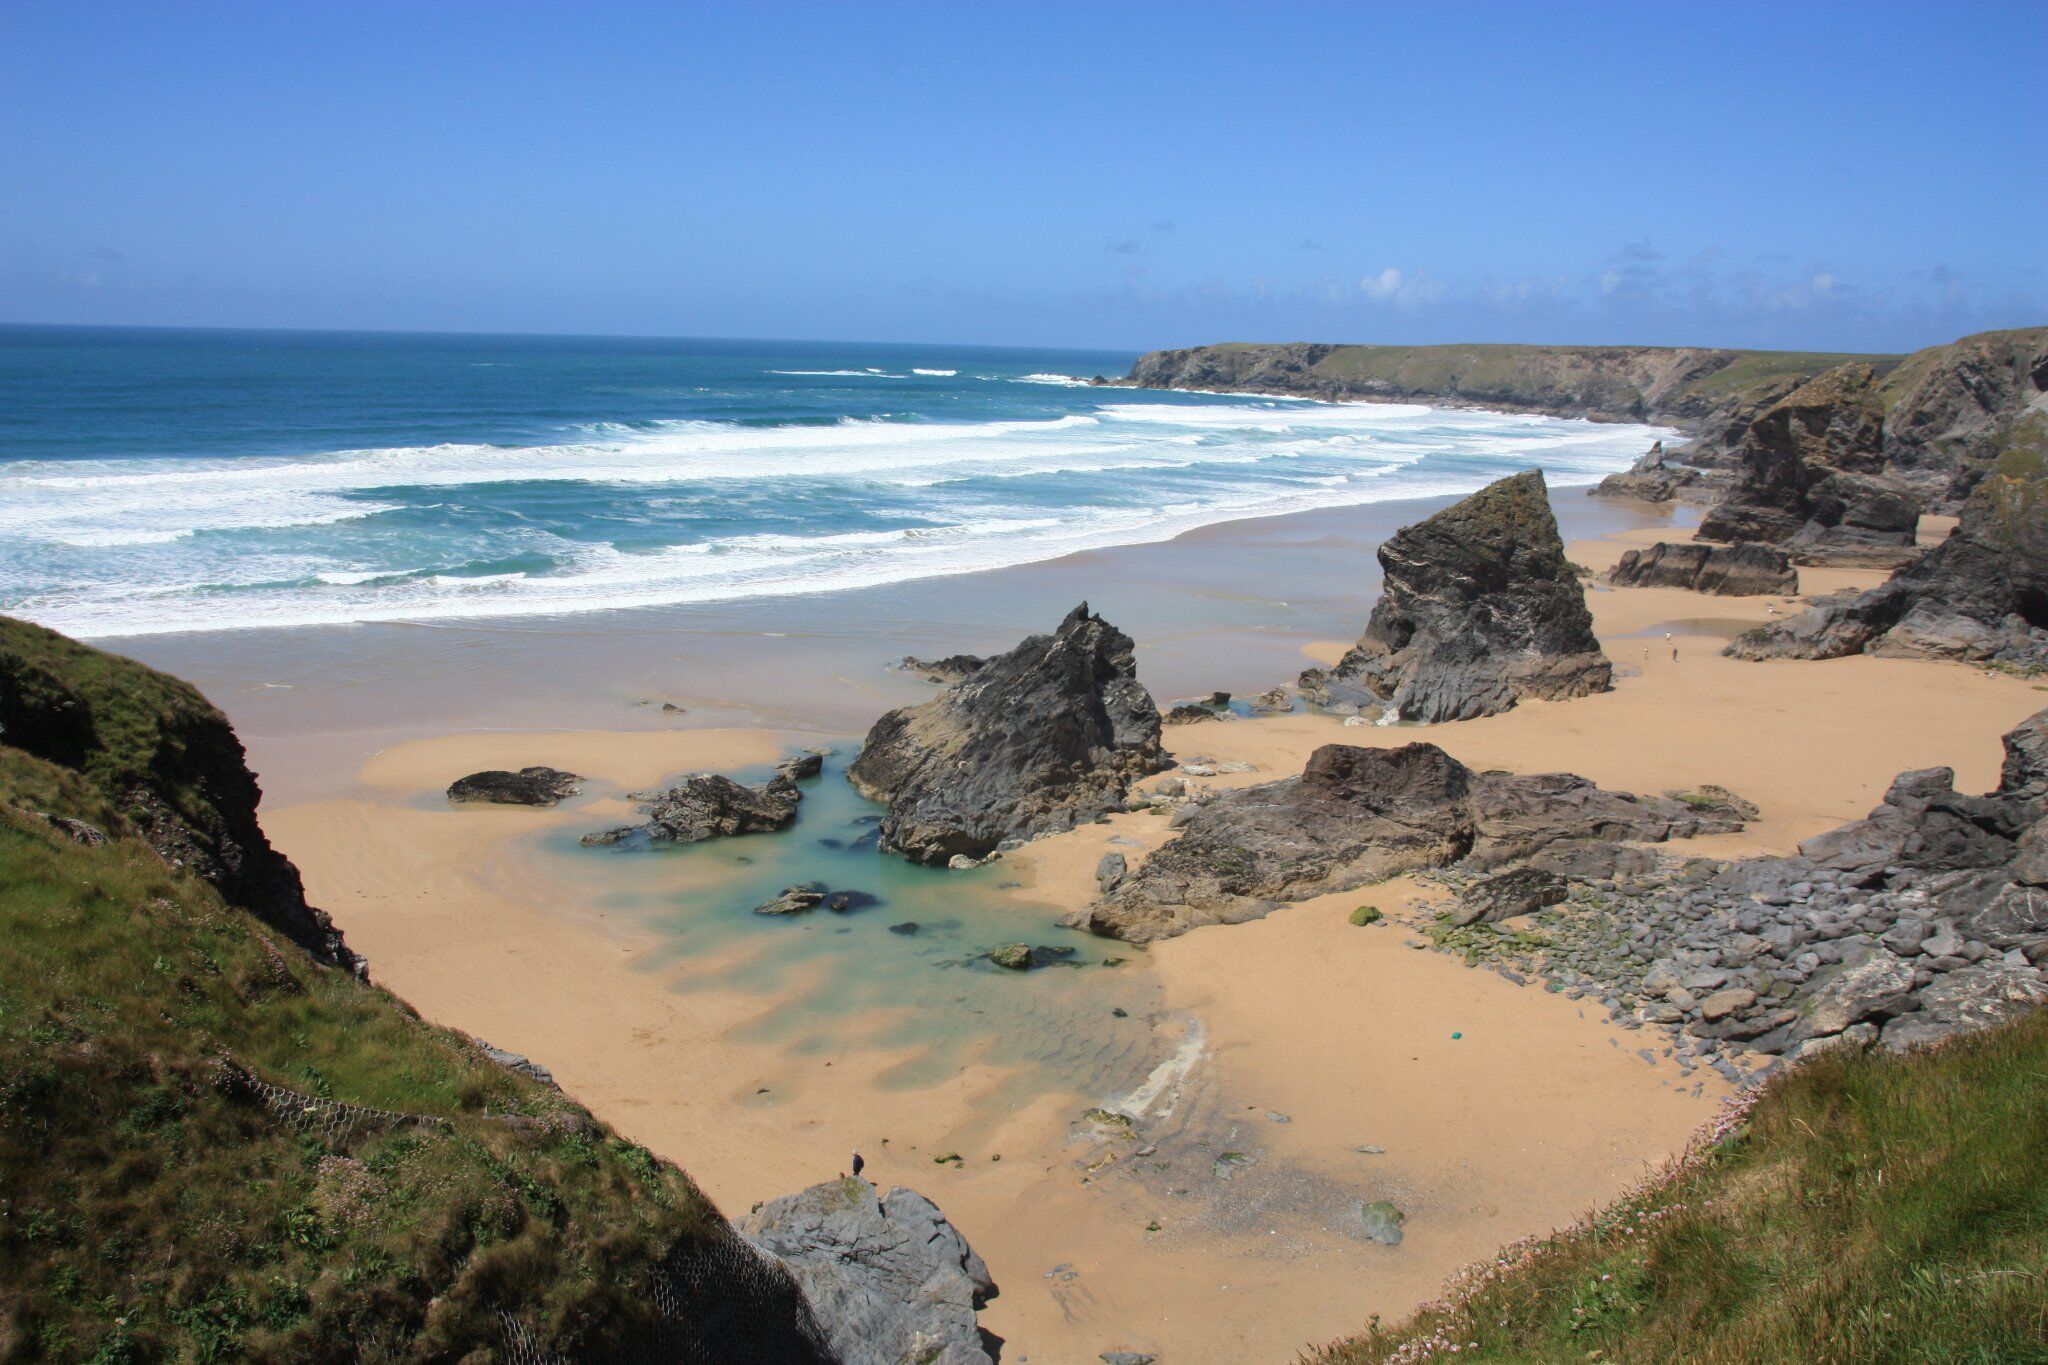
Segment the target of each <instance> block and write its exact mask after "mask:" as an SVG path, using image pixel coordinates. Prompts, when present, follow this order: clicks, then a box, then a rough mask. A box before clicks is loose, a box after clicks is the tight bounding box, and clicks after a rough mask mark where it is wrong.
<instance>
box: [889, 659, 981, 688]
mask: <svg viewBox="0 0 2048 1365" xmlns="http://www.w3.org/2000/svg"><path fill="white" fill-rule="evenodd" d="M987 662H988V660H986V659H984V658H982V657H981V656H980V655H979V654H949V655H947V656H946V657H945V658H943V659H920V658H917V657H916V656H915V655H910V654H906V655H904V656H903V659H902V662H900V663H898V664H897V665H896V666H897V667H898V668H900V669H902V670H903V671H904V672H905V673H914V674H916V675H917V676H918V677H920V678H923V679H924V680H925V681H926V682H935V683H945V684H947V685H949V686H950V685H951V684H953V683H956V682H959V681H961V680H962V679H964V678H968V677H971V676H973V675H974V674H975V673H977V672H979V671H980V670H981V666H982V665H983V664H985V663H987Z"/></svg>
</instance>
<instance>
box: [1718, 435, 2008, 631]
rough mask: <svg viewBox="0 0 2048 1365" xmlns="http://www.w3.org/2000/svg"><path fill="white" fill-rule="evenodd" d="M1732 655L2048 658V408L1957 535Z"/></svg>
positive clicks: (1977, 496) (1993, 476) (1778, 625)
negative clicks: (1873, 584)
mask: <svg viewBox="0 0 2048 1365" xmlns="http://www.w3.org/2000/svg"><path fill="white" fill-rule="evenodd" d="M1724 652H1725V653H1727V654H1729V655H1731V656H1733V657H1735V658H1738V659H1775V658H1796V659H1833V658H1838V657H1840V656H1842V655H1845V654H1856V653H1868V654H1883V655H1892V656H1900V657H1909V658H1936V659H1962V660H1972V661H1985V660H1990V661H1998V662H2002V663H2010V664H2015V665H2019V666H2022V667H2038V666H2041V665H2044V664H2048V414H2038V413H2037V414H2033V415H2031V416H2030V417H2029V418H2028V420H2027V421H2026V422H2024V423H2022V424H2021V425H2020V427H2019V428H2018V430H2017V435H2016V438H2015V443H2014V444H2013V445H2012V446H2011V447H2010V448H2009V449H2008V450H2007V451H2006V453H2005V454H2004V455H2003V456H2002V457H2001V458H2000V460H1999V462H1998V465H1997V467H1996V468H1995V469H1994V470H1993V471H1992V472H1991V473H1990V474H1989V475H1988V476H1986V477H1985V478H1984V479H1983V480H1982V482H1980V483H1979V484H1978V485H1977V488H1976V491H1975V492H1973V493H1972V494H1971V495H1970V498H1969V501H1968V502H1966V503H1965V504H1964V506H1963V513H1962V517H1961V519H1960V521H1959V522H1958V524H1957V526H1956V529H1955V532H1954V533H1953V534H1952V535H1950V536H1949V538H1948V539H1947V540H1945V541H1943V542H1942V543H1941V544H1940V545H1938V546H1936V547H1935V548H1934V549H1933V550H1931V551H1929V552H1928V553H1927V554H1926V555H1925V556H1923V557H1922V558H1920V559H1919V560H1917V561H1915V562H1914V563H1912V564H1909V565H1907V566H1906V567H1905V568H1903V569H1901V570H1899V571H1898V572H1897V573H1895V574H1893V575H1892V577H1891V578H1890V579H1889V580H1888V581H1887V582H1885V583H1883V584H1882V585H1880V586H1878V587H1876V588H1872V589H1871V590H1870V591H1868V592H1864V593H1859V594H1856V595H1854V596H1851V597H1848V598H1845V599H1839V600H1832V601H1828V602H1824V603H1820V604H1817V605H1815V606H1813V607H1810V608H1808V609H1807V610H1806V611H1803V612H1801V613H1800V614H1799V615H1797V616H1794V617H1790V618H1788V619H1787V620H1784V621H1777V622H1773V623H1771V624H1770V625H1768V626H1764V627H1761V628H1759V629H1757V630H1753V631H1750V632H1748V633H1747V634H1744V635H1740V636H1737V637H1736V639H1735V640H1734V641H1733V642H1732V643H1731V644H1729V646H1728V648H1727V649H1726V650H1725V651H1724Z"/></svg>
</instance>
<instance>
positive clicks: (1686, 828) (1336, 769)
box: [1068, 744, 1742, 942]
mask: <svg viewBox="0 0 2048 1365" xmlns="http://www.w3.org/2000/svg"><path fill="white" fill-rule="evenodd" d="M1175 823H1176V825H1178V826H1179V828H1180V830H1181V833H1180V834H1179V836H1178V837H1176V838H1175V839H1173V840H1172V841H1171V842H1170V843H1168V844H1166V845H1165V846H1163V847H1162V848H1160V849H1158V850H1157V851H1155V852H1154V853H1153V854H1152V855H1151V856H1150V857H1148V858H1147V859H1146V860H1145V862H1144V863H1143V864H1141V865H1140V866H1139V868H1138V869H1137V871H1136V872H1134V873H1131V874H1130V875H1128V876H1127V877H1125V878H1124V880H1123V881H1121V882H1120V883H1119V884H1118V885H1117V886H1116V887H1115V888H1114V889H1113V890H1111V891H1110V892H1109V893H1108V894H1107V895H1106V896H1104V897H1103V898H1102V899H1101V900H1100V901H1098V902H1097V903H1096V904H1094V905H1093V906H1091V907H1089V908H1088V909H1086V910H1083V911H1080V912H1078V913H1077V914H1076V915H1075V916H1073V917H1071V918H1070V919H1069V920H1068V923H1070V924H1072V925H1074V926H1075V927H1077V928H1082V929H1087V930H1089V931H1090V932H1092V933H1098V934H1106V935H1109V936H1111V937H1114V938H1122V939H1127V940H1129V941H1131V942H1147V941H1150V940H1152V939H1157V938H1166V937H1170V936H1171V935H1174V934H1179V933H1184V932H1185V931H1187V930H1188V929H1191V928H1194V927H1196V926H1197V925H1201V924H1217V923H1237V922H1240V921H1243V920H1247V919H1256V918H1258V917H1260V916H1262V915H1265V914H1266V913H1268V912H1269V911H1271V910H1273V909H1274V908H1275V906H1276V905H1277V904H1278V903H1280V902H1283V901H1297V900H1305V899H1307V898H1308V897H1310V896H1318V895H1322V894H1324V893H1326V892H1331V891H1342V890H1346V889H1349V888H1351V887H1355V886H1361V885H1364V884H1366V883H1368V882H1375V881H1380V880H1383V879H1385V878H1387V877H1392V876H1397V875H1399V874H1401V873H1404V872H1411V871H1415V870H1417V869H1420V868H1431V867H1444V866H1448V865H1450V864H1453V863H1461V862H1462V863H1465V864H1466V865H1468V866H1471V867H1474V868H1482V869H1484V868H1494V867H1499V866H1502V865H1504V864H1506V863H1509V862H1521V861H1530V862H1534V863H1536V864H1537V865H1539V866H1545V867H1549V868H1550V869H1551V870H1556V871H1567V872H1570V871H1575V870H1577V864H1576V863H1575V862H1574V861H1573V859H1574V855H1575V854H1577V853H1578V852H1579V851H1580V850H1581V849H1583V848H1585V847H1588V846H1600V845H1616V846H1618V845H1619V844H1620V843H1621V842H1622V841H1625V840H1644V841H1651V842H1661V841H1663V840H1666V839H1673V838H1684V837H1687V836H1690V835H1694V834H1707V833H1722V832H1727V831H1730V830H1736V829H1740V828H1741V827H1742V821H1741V818H1740V816H1739V815H1738V814H1737V813H1736V812H1735V811H1734V810H1733V809H1732V808H1731V807H1729V806H1727V805H1724V804H1721V803H1717V802H1714V801H1712V800H1708V799H1702V798H1694V799H1691V800H1678V799H1673V798H1668V797H1654V796H1652V797H1638V796H1630V795H1627V794H1624V793H1618V792H1609V791H1603V790H1602V789H1600V788H1599V787H1596V786H1594V785H1593V784H1592V783H1591V782H1588V781H1587V780H1586V779H1584V778H1582V777H1574V776H1572V775H1571V774H1569V773H1541V774H1534V775H1530V776H1517V775H1515V774H1513V773H1498V772H1489V773H1475V772H1473V771H1472V770H1471V769H1470V768H1467V767H1466V766H1465V765H1464V764H1462V763H1460V762H1458V761H1457V760H1456V759H1454V758H1452V757H1451V756H1450V755H1449V754H1447V753H1445V752H1444V751H1443V750H1442V749H1439V748H1437V747H1436V746H1435V745H1434V744H1409V745H1405V746H1403V747H1401V748H1398V749H1361V748H1354V747H1352V746H1350V745H1343V744H1326V745H1324V746H1323V747H1322V748H1320V749H1318V750H1316V751H1315V753H1314V754H1313V755H1311V756H1310V758H1309V762H1308V766H1307V767H1306V768H1305V769H1304V770H1303V771H1302V774H1301V776H1299V777H1290V778H1285V779H1283V780H1281V781H1279V782H1269V783H1265V784H1263V785H1261V786H1256V787H1241V788H1237V789H1235V790H1232V791H1226V792H1221V793H1219V794H1217V795H1216V796H1214V797H1213V798H1211V799H1210V800H1208V801H1206V802H1204V803H1202V804H1200V805H1196V806H1188V807H1184V808H1183V813H1182V814H1181V815H1179V816H1176V818H1175Z"/></svg>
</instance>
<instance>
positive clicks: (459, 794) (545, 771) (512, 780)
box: [448, 768, 583, 806]
mask: <svg viewBox="0 0 2048 1365" xmlns="http://www.w3.org/2000/svg"><path fill="white" fill-rule="evenodd" d="M582 780H583V779H582V778H580V777H578V776H576V774H574V773H565V772H563V771H561V770H560V769H559V768H521V769H520V770H519V771H518V772H516V773H515V772H507V771H505V770H504V769H502V768H493V769H490V770H488V771H486V772H480V773H471V774H470V775H469V776H468V777H458V778H456V779H455V781H454V782H452V783H450V784H449V787H448V799H449V800H450V801H458V802H471V801H482V802H489V803H490V804H492V805H499V806H552V805H554V804H555V803H556V802H557V801H560V800H562V799H563V798H565V797H570V796H574V795H576V794H577V792H579V791H581V790H582V788H580V787H579V786H577V785H576V784H577V783H579V782H581V781H582Z"/></svg>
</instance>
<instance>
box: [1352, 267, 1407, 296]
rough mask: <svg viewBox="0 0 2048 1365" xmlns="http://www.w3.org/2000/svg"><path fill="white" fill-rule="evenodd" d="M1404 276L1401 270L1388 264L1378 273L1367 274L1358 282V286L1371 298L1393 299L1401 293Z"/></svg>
mask: <svg viewBox="0 0 2048 1365" xmlns="http://www.w3.org/2000/svg"><path fill="white" fill-rule="evenodd" d="M1404 278H1405V277H1404V276H1403V275H1402V274H1401V272H1400V271H1399V270H1396V269H1395V268H1394V267H1393V266H1388V267H1387V268H1386V269H1385V270H1382V271H1381V272H1380V273H1379V274H1377V275H1367V276H1366V277H1365V278H1364V279H1362V280H1360V281H1359V282H1358V287H1359V288H1360V289H1363V290H1364V291H1365V296H1366V297H1367V298H1369V299H1391V298H1394V297H1396V296H1398V295H1399V294H1400V292H1401V284H1402V282H1403V279H1404Z"/></svg>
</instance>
